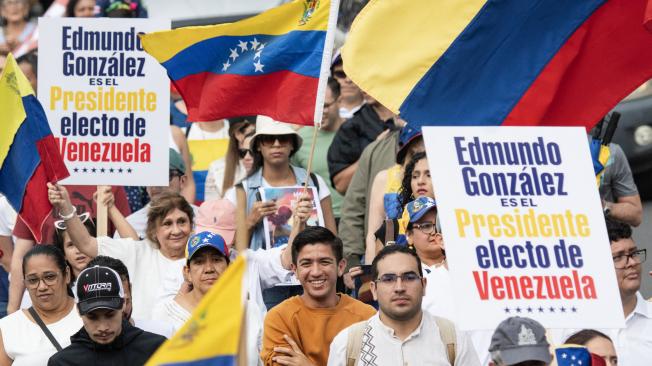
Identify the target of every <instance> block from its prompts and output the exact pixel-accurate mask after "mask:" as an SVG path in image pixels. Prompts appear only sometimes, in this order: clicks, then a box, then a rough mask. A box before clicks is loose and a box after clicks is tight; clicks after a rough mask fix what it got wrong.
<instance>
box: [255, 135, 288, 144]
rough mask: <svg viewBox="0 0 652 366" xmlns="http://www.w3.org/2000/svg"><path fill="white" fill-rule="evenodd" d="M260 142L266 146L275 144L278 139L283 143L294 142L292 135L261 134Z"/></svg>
mask: <svg viewBox="0 0 652 366" xmlns="http://www.w3.org/2000/svg"><path fill="white" fill-rule="evenodd" d="M259 138H260V143H261V144H262V145H265V146H271V145H274V142H276V141H278V143H279V144H281V145H286V144H289V143H290V142H292V135H260V137H259Z"/></svg>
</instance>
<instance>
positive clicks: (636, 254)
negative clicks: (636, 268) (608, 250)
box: [613, 249, 647, 269]
mask: <svg viewBox="0 0 652 366" xmlns="http://www.w3.org/2000/svg"><path fill="white" fill-rule="evenodd" d="M646 257H647V250H646V249H639V250H635V251H633V252H631V253H629V254H621V255H617V256H614V257H613V259H614V266H615V267H616V269H625V268H627V263H628V262H629V259H631V260H632V261H633V262H634V264H635V265H636V264H641V263H643V262H645V259H646Z"/></svg>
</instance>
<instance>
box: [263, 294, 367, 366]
mask: <svg viewBox="0 0 652 366" xmlns="http://www.w3.org/2000/svg"><path fill="white" fill-rule="evenodd" d="M339 296H340V301H339V303H338V304H337V306H335V307H332V308H319V309H313V308H309V307H307V306H306V305H305V304H304V303H303V300H302V299H301V297H300V296H294V297H291V298H289V299H287V300H285V301H283V302H282V303H280V304H278V305H276V306H275V307H273V308H272V310H270V311H269V312H268V313H267V316H266V317H265V329H264V331H263V349H262V351H261V352H260V357H261V358H262V360H263V363H264V364H265V365H266V366H268V365H277V363H275V362H272V357H274V356H277V355H276V354H275V353H274V347H278V346H281V347H287V348H291V347H290V346H289V345H288V343H287V342H286V341H285V339H284V338H283V335H284V334H287V335H289V336H290V337H291V338H292V339H294V341H295V342H297V345H298V346H299V348H300V349H301V351H302V352H303V353H304V354H305V355H306V357H308V359H309V360H310V361H311V362H312V363H314V364H315V365H318V366H321V365H326V363H327V362H328V351H329V350H330V344H331V342H332V341H333V338H335V336H336V335H337V334H338V333H339V332H340V331H341V330H342V329H344V328H346V327H348V326H349V325H351V324H355V323H357V322H360V321H363V320H367V319H369V318H371V316H373V315H374V314H376V309H374V308H373V307H371V306H369V305H367V304H365V303H363V302H361V301H358V300H355V299H354V298H352V297H350V296H347V295H343V294H340V295H339ZM278 355H282V354H278Z"/></svg>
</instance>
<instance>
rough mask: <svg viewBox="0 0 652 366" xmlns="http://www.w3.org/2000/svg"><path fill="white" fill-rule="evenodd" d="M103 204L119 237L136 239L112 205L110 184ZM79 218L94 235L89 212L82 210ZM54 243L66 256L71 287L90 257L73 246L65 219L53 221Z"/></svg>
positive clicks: (135, 234) (95, 196)
mask: <svg viewBox="0 0 652 366" xmlns="http://www.w3.org/2000/svg"><path fill="white" fill-rule="evenodd" d="M103 194H104V205H105V206H106V207H107V208H108V214H109V220H111V223H112V224H113V226H114V227H115V229H116V231H117V232H118V234H119V235H120V237H121V238H131V239H134V240H138V234H137V233H136V231H135V230H134V229H133V228H132V227H131V225H129V223H128V222H127V220H126V219H125V217H124V216H123V215H122V213H121V212H120V210H118V208H117V207H116V206H115V205H114V203H115V197H114V196H113V191H112V190H111V187H110V186H105V187H104V192H103ZM93 198H94V199H97V193H95V194H94V195H93ZM78 217H79V220H80V221H81V222H82V223H83V224H84V226H85V227H86V230H88V234H90V235H91V236H96V233H97V229H96V226H95V220H93V219H92V218H91V215H90V213H89V212H84V213H81V214H80V215H78ZM54 228H55V232H54V245H55V246H56V247H57V248H59V249H60V250H61V252H62V253H64V256H65V258H66V263H67V264H68V268H69V269H70V275H71V284H72V285H71V288H74V284H75V283H76V282H77V276H78V275H79V273H80V272H81V271H83V270H84V269H85V268H86V266H87V265H88V262H90V261H91V259H92V258H90V257H89V256H87V255H85V254H84V253H82V252H80V251H79V249H77V247H76V246H75V244H74V243H73V242H72V239H71V238H70V235H68V233H67V231H66V221H65V220H57V221H55V222H54Z"/></svg>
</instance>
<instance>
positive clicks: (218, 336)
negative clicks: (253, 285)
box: [146, 254, 247, 366]
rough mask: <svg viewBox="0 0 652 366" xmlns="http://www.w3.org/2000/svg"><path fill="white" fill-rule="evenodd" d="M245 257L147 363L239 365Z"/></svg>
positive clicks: (189, 365) (209, 292)
mask: <svg viewBox="0 0 652 366" xmlns="http://www.w3.org/2000/svg"><path fill="white" fill-rule="evenodd" d="M245 256H246V254H241V255H240V256H238V258H237V259H236V260H235V261H234V262H233V263H231V265H229V268H227V270H226V271H225V272H224V273H223V274H222V275H221V276H220V278H219V280H218V281H217V282H216V283H215V285H213V287H212V288H211V289H210V291H208V293H207V294H206V296H204V298H203V299H202V301H201V302H200V303H199V306H197V308H196V309H195V311H193V313H192V316H191V318H190V319H189V320H188V321H187V322H186V324H184V326H183V327H182V328H181V329H179V331H178V332H177V333H176V334H175V335H174V336H173V337H172V338H170V339H169V340H167V341H166V342H165V343H163V345H162V346H161V347H160V348H159V349H158V350H157V351H156V353H154V355H152V357H151V358H150V359H149V360H148V361H147V363H146V365H147V366H154V365H174V366H181V365H183V366H208V365H216V366H229V365H233V366H235V365H236V361H237V357H236V356H237V355H238V349H239V346H240V337H241V335H242V336H243V333H242V332H243V331H244V329H243V326H242V324H243V322H242V320H243V316H244V299H245V294H246V292H245V291H246V287H245V286H244V284H243V281H244V279H245V276H244V275H245V271H246V268H247V265H246V264H247V262H246V258H245Z"/></svg>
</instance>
